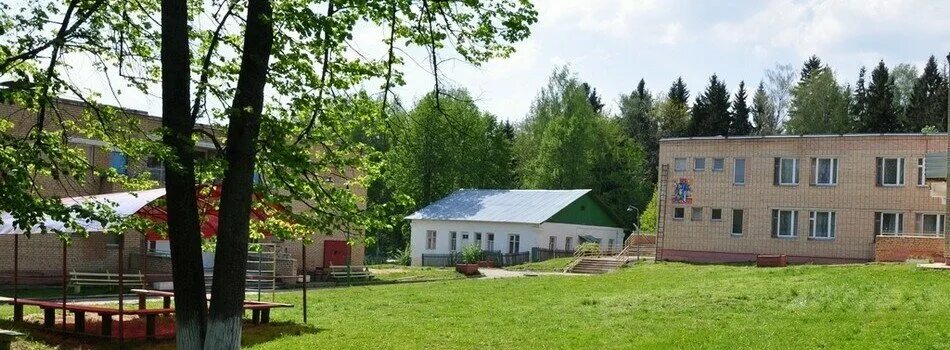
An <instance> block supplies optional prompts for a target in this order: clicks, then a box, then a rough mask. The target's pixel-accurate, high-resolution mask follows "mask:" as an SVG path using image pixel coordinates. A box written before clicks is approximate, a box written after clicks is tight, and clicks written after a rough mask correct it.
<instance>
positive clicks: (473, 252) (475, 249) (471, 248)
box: [462, 244, 482, 264]
mask: <svg viewBox="0 0 950 350" xmlns="http://www.w3.org/2000/svg"><path fill="white" fill-rule="evenodd" d="M481 259H482V248H480V247H479V246H477V245H474V244H469V245H467V246H464V247H462V262H463V263H466V264H475V263H478V261H479V260H481Z"/></svg>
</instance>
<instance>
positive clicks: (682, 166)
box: [673, 158, 686, 172]
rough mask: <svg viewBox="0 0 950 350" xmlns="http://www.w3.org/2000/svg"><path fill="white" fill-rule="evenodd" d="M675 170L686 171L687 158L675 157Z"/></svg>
mask: <svg viewBox="0 0 950 350" xmlns="http://www.w3.org/2000/svg"><path fill="white" fill-rule="evenodd" d="M673 170H674V171H676V172H684V171H686V158H676V159H673Z"/></svg>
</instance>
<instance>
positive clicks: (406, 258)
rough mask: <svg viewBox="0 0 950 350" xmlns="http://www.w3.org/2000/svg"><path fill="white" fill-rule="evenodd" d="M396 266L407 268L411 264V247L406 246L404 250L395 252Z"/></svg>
mask: <svg viewBox="0 0 950 350" xmlns="http://www.w3.org/2000/svg"><path fill="white" fill-rule="evenodd" d="M395 258H396V264H399V265H402V266H409V265H410V264H412V247H410V246H409V245H406V247H405V248H403V249H400V250H397V251H396V256H395Z"/></svg>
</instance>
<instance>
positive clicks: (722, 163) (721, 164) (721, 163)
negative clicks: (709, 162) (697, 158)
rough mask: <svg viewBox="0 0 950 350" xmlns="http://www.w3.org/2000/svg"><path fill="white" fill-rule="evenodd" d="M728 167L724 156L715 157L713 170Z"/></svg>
mask: <svg viewBox="0 0 950 350" xmlns="http://www.w3.org/2000/svg"><path fill="white" fill-rule="evenodd" d="M725 167H726V160H725V159H723V158H713V168H712V170H713V171H722V170H723V169H724V168H725Z"/></svg>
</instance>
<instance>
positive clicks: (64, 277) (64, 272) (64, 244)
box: [63, 240, 66, 332]
mask: <svg viewBox="0 0 950 350" xmlns="http://www.w3.org/2000/svg"><path fill="white" fill-rule="evenodd" d="M63 332H66V240H63Z"/></svg>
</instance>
